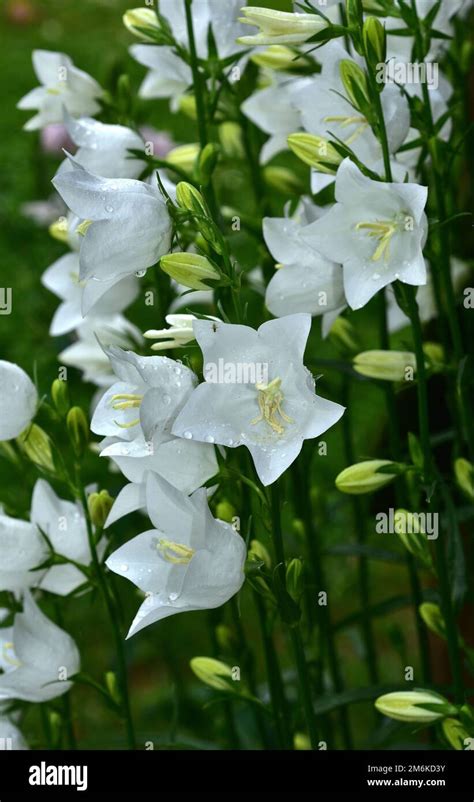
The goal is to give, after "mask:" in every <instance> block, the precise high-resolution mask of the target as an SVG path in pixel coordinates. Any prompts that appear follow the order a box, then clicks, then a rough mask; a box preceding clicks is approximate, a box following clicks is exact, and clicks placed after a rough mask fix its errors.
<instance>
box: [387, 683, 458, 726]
mask: <svg viewBox="0 0 474 802" xmlns="http://www.w3.org/2000/svg"><path fill="white" fill-rule="evenodd" d="M417 705H435V706H438V705H439V708H440V709H439V712H438V711H437V710H425V709H423V708H422V707H417ZM375 707H376V708H377V710H378V711H379V712H380V713H383V715H384V716H388V717H389V718H393V719H395V721H406V722H412V723H413V724H431V723H432V722H433V721H438V719H441V718H444V717H445V716H446V715H455V714H456V713H457V708H455V707H454V706H453V705H451V704H450V703H449V701H448V700H447V699H445V698H444V697H443V696H440V695H439V694H437V693H434V691H424V690H419V691H395V692H394V693H386V694H384V695H383V696H379V698H378V699H377V700H376V702H375Z"/></svg>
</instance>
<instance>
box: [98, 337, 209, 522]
mask: <svg viewBox="0 0 474 802" xmlns="http://www.w3.org/2000/svg"><path fill="white" fill-rule="evenodd" d="M105 350H106V353H107V355H108V357H109V359H110V362H111V365H112V368H113V370H114V373H115V376H116V377H118V378H119V379H120V381H118V382H115V383H114V384H113V385H112V387H111V388H110V389H109V390H107V392H106V393H105V394H104V395H103V396H102V398H101V400H100V401H99V403H98V405H97V407H96V409H95V412H94V415H93V417H92V422H91V429H92V431H93V432H95V433H96V434H101V435H105V437H106V440H105V442H104V443H103V450H102V451H101V455H102V456H106V457H110V458H111V459H112V460H113V461H114V462H115V463H116V464H117V465H118V467H119V468H120V470H121V471H122V472H123V474H124V475H125V476H126V478H127V479H129V481H130V482H131V483H133V484H134V485H136V486H135V487H132V486H130V485H127V486H126V487H125V488H124V489H123V490H122V491H121V493H120V495H119V497H118V498H117V500H116V502H115V504H114V507H113V508H112V512H111V516H110V517H109V519H108V525H110V523H112V522H113V521H115V520H117V518H118V517H121V516H122V515H125V514H126V513H128V512H131V511H132V510H134V509H139V508H140V507H142V506H143V503H142V500H143V489H142V488H140V486H141V485H143V483H144V481H145V476H146V473H147V472H148V471H153V472H155V473H158V474H160V475H161V476H163V477H164V478H165V479H166V480H167V481H168V482H170V483H171V484H172V485H173V486H175V487H177V488H178V489H179V490H182V491H183V492H186V493H190V492H192V491H194V490H196V488H198V487H200V486H201V485H202V484H204V483H205V482H207V480H208V479H210V478H211V477H212V476H213V475H214V474H215V473H217V470H218V466H217V461H216V456H215V452H214V448H213V446H212V445H211V444H203V443H194V442H188V441H187V440H181V439H179V438H177V437H174V436H173V435H172V433H171V429H172V426H173V423H174V421H175V419H176V416H177V415H178V414H179V412H180V411H181V409H182V408H183V406H184V404H185V402H186V400H187V399H188V398H189V396H190V395H191V393H192V391H193V389H194V387H195V385H196V383H197V378H196V376H195V374H194V373H193V372H192V370H190V369H189V368H187V367H185V366H184V365H182V364H181V363H180V362H175V361H174V360H172V359H168V358H167V357H160V356H154V357H139V356H137V355H136V354H134V353H132V352H127V351H123V350H122V349H120V348H109V349H105Z"/></svg>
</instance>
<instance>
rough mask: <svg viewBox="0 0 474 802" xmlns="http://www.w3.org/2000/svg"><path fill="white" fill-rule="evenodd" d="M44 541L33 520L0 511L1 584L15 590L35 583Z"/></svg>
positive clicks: (43, 549) (38, 576)
mask: <svg viewBox="0 0 474 802" xmlns="http://www.w3.org/2000/svg"><path fill="white" fill-rule="evenodd" d="M47 554H48V551H47V547H46V543H45V541H44V539H43V538H42V537H41V534H40V532H39V531H38V529H37V527H36V526H35V525H34V523H30V522H29V521H22V520H20V519H18V518H10V516H8V515H0V587H1V588H2V590H9V591H11V592H13V593H15V594H20V593H22V592H23V591H24V590H25V589H26V588H30V587H34V586H35V585H37V584H38V582H39V580H40V579H41V576H42V573H41V572H38V571H34V570H33V569H35V568H36V567H37V566H38V565H40V564H41V563H42V562H44V560H45V559H46V557H47Z"/></svg>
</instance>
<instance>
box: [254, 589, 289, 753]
mask: <svg viewBox="0 0 474 802" xmlns="http://www.w3.org/2000/svg"><path fill="white" fill-rule="evenodd" d="M253 598H254V602H255V607H256V608H257V615H258V620H259V624H260V631H261V633H262V645H263V652H264V656H265V665H266V669H267V677H268V687H269V690H270V699H271V704H272V710H273V718H274V719H275V727H276V731H277V738H278V745H279V746H280V747H281V748H282V749H291V748H292V746H293V743H292V739H291V731H290V728H289V722H290V711H289V708H288V702H287V699H286V696H285V686H284V685H283V679H282V676H281V670H280V663H279V660H278V655H277V653H276V650H275V644H274V642H273V638H272V635H271V632H270V627H269V621H268V616H267V611H266V608H265V602H264V601H263V599H262V597H261V596H260V594H259V593H258V592H257V591H254V594H253Z"/></svg>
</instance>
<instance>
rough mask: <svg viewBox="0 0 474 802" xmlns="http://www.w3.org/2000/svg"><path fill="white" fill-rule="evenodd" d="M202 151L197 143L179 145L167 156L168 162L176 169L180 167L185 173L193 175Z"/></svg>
mask: <svg viewBox="0 0 474 802" xmlns="http://www.w3.org/2000/svg"><path fill="white" fill-rule="evenodd" d="M200 152H201V149H200V147H199V145H198V144H197V143H196V142H192V143H190V144H189V145H179V146H178V147H177V148H173V150H170V152H169V153H168V155H167V156H166V161H167V162H168V163H169V164H172V165H173V166H174V167H180V168H181V170H184V172H185V173H190V174H191V173H193V172H194V169H195V167H196V163H197V159H198V157H199V154H200Z"/></svg>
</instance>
